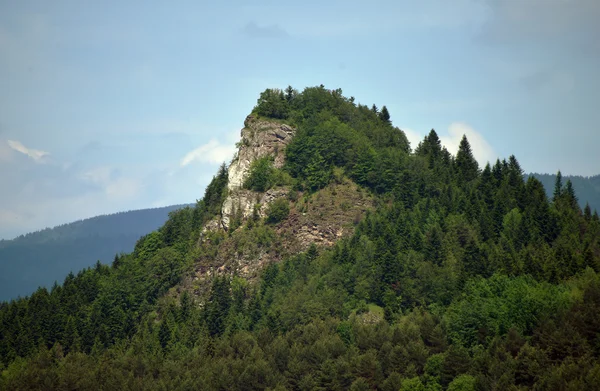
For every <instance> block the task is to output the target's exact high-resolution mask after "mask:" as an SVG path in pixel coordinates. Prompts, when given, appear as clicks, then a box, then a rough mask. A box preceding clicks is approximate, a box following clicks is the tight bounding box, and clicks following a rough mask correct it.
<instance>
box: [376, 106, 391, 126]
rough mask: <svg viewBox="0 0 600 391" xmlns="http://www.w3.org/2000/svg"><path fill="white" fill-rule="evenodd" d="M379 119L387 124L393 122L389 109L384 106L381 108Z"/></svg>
mask: <svg viewBox="0 0 600 391" xmlns="http://www.w3.org/2000/svg"><path fill="white" fill-rule="evenodd" d="M379 118H381V120H382V121H384V122H387V123H391V122H392V121H391V120H390V112H389V111H388V109H387V107H385V106H383V107H382V108H381V112H380V113H379Z"/></svg>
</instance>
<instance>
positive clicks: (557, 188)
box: [552, 170, 563, 202]
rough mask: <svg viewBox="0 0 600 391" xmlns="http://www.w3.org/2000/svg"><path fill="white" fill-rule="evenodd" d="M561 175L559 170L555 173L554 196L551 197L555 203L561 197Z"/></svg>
mask: <svg viewBox="0 0 600 391" xmlns="http://www.w3.org/2000/svg"><path fill="white" fill-rule="evenodd" d="M562 187H563V186H562V174H561V173H560V170H559V171H558V172H557V173H556V180H555V181H554V194H553V196H552V202H556V201H558V200H559V199H560V196H561V195H562V191H563V188H562Z"/></svg>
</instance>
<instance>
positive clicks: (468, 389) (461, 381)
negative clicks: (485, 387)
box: [447, 375, 477, 391]
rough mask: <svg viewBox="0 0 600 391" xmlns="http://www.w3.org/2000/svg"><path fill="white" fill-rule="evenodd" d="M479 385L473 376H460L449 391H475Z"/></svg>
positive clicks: (449, 387) (449, 386)
mask: <svg viewBox="0 0 600 391" xmlns="http://www.w3.org/2000/svg"><path fill="white" fill-rule="evenodd" d="M476 385H477V383H476V380H475V378H474V377H473V376H471V375H460V376H458V377H456V379H454V380H452V383H450V384H449V385H448V389H447V390H448V391H475V390H476V389H477V387H476Z"/></svg>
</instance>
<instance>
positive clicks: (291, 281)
mask: <svg viewBox="0 0 600 391" xmlns="http://www.w3.org/2000/svg"><path fill="white" fill-rule="evenodd" d="M269 94H271V95H269ZM263 98H264V101H262V102H259V106H261V105H263V106H264V107H262V108H261V109H260V110H263V109H264V110H265V112H268V113H270V114H269V115H271V116H273V115H279V114H273V113H274V112H279V111H277V110H278V109H277V110H275V109H273V108H269V107H271V106H273V105H272V103H273V102H275V103H277V104H280V103H281V102H285V103H283V105H284V106H286V107H287V108H288V109H287V110H288V111H287V114H286V115H287V117H286V121H290V122H293V123H294V124H295V125H297V127H298V130H297V135H296V137H295V138H294V141H293V142H292V143H291V144H290V145H289V147H288V148H287V150H286V156H287V162H286V166H285V171H286V172H287V173H288V174H289V175H290V176H292V177H293V178H294V181H297V182H296V183H295V186H296V187H297V190H298V191H301V190H309V192H304V196H303V199H309V198H311V197H314V198H315V199H316V198H317V197H318V196H319V194H320V193H317V195H314V196H313V195H310V194H308V193H310V191H318V189H321V188H323V187H326V186H328V184H329V183H330V181H331V180H335V181H336V182H344V181H348V180H354V181H355V182H357V183H359V184H360V185H361V186H362V187H363V188H364V189H367V190H363V191H370V192H371V193H372V194H373V196H372V199H374V202H375V208H374V209H373V210H372V211H370V212H369V213H368V214H367V215H366V217H365V218H364V219H362V220H360V221H358V220H357V221H356V225H355V226H354V231H353V232H352V233H351V234H350V235H349V236H348V237H345V238H344V239H342V240H340V241H338V242H337V243H336V244H334V245H333V246H332V247H331V248H327V247H317V246H316V245H314V244H313V245H312V246H310V247H309V248H308V249H307V250H306V251H305V252H302V253H298V254H294V255H293V256H291V257H283V258H284V259H281V260H280V261H279V257H280V254H281V253H280V252H279V250H280V249H281V248H282V247H283V246H284V245H290V244H293V242H283V240H284V238H281V237H278V236H277V235H276V233H275V232H276V231H275V229H274V227H273V226H272V225H269V224H263V223H262V222H261V221H260V220H259V219H255V220H254V219H253V220H252V223H251V224H250V223H249V224H248V225H246V226H244V227H243V228H240V229H238V230H237V231H236V233H235V235H231V234H230V233H225V232H222V231H217V232H208V233H204V234H203V236H202V241H201V245H198V244H197V243H198V237H199V235H200V230H201V229H202V225H203V223H204V222H206V221H208V219H211V218H213V217H214V216H215V215H216V214H217V213H219V210H220V207H221V204H222V200H223V197H224V196H225V195H226V188H227V186H226V185H227V175H226V170H225V168H224V166H223V167H222V168H221V169H220V171H219V173H218V175H217V176H216V177H215V178H214V179H213V181H212V182H211V185H209V188H207V192H206V194H205V197H204V199H202V200H200V201H199V202H198V203H197V205H196V208H194V209H193V210H192V209H188V210H183V211H181V212H178V213H174V214H173V215H172V216H171V217H170V219H169V222H168V223H167V224H165V226H164V227H163V228H162V229H161V230H159V231H158V232H156V233H153V234H151V235H147V236H146V237H144V238H142V239H141V240H140V241H139V242H138V244H137V245H136V249H135V250H134V252H133V254H130V255H122V256H119V257H118V262H116V263H117V264H118V267H108V266H103V265H101V264H100V263H98V264H97V265H96V266H95V267H93V268H90V269H87V270H86V271H84V272H81V273H79V274H77V275H76V276H75V275H70V276H68V277H67V278H66V279H65V281H64V283H63V285H62V286H59V285H58V284H57V285H56V286H54V287H53V288H52V289H51V290H47V289H40V290H38V291H37V292H36V293H35V294H33V295H32V296H31V297H29V298H27V299H21V300H17V301H13V302H11V303H6V304H3V305H1V306H0V327H1V328H2V329H1V331H2V338H1V339H0V359H1V361H2V367H3V368H4V370H3V371H2V375H1V376H0V389H19V388H25V389H27V388H29V389H36V388H43V387H46V388H48V389H77V388H102V389H131V388H138V389H228V390H229V389H231V390H242V389H356V390H363V389H364V390H366V389H382V390H399V389H402V390H404V389H417V390H418V389H421V390H442V389H449V390H472V389H475V388H477V389H501V390H504V389H594V387H597V384H598V381H599V380H600V375H599V374H600V364H599V358H600V349H599V346H600V344H599V343H598V330H600V317H598V314H599V313H600V276H599V274H598V271H599V270H600V219H599V218H598V217H597V214H593V213H592V212H591V210H590V211H585V210H584V212H583V213H581V211H578V210H577V208H575V207H574V204H573V203H572V201H573V200H575V199H576V196H575V194H574V191H573V190H572V188H573V187H571V189H569V187H565V188H564V189H563V187H562V185H561V186H560V189H561V190H560V194H559V195H558V198H557V199H556V200H555V201H553V202H552V203H550V202H549V201H548V197H547V196H546V195H545V194H544V189H543V187H542V186H541V184H540V182H539V181H537V180H534V179H528V180H527V182H526V183H525V181H524V179H523V175H522V170H521V168H520V165H519V163H518V161H517V160H516V158H514V156H511V157H510V158H509V159H508V161H507V160H502V161H500V160H498V161H497V162H496V163H495V164H494V165H493V166H490V165H487V166H486V167H485V168H484V169H483V170H482V171H481V172H480V171H479V167H478V166H477V163H476V161H475V160H474V159H473V156H472V151H470V146H469V145H468V141H467V140H466V138H463V141H462V142H461V148H460V150H459V153H458V154H457V156H456V158H454V157H452V156H451V155H450V154H449V153H448V151H446V150H445V149H444V148H442V147H441V144H440V142H439V138H438V137H437V134H436V133H435V131H433V130H432V131H431V132H430V133H429V134H428V136H427V137H426V138H425V139H424V140H423V142H421V143H420V144H419V145H418V146H417V148H416V149H415V153H414V154H411V153H410V152H409V151H410V149H409V148H408V143H407V142H406V140H405V137H404V135H403V133H402V132H401V131H399V130H398V129H395V128H393V127H392V126H391V125H390V124H389V122H388V121H385V120H383V119H384V118H381V116H382V115H383V114H382V113H383V111H384V110H383V107H382V109H381V110H378V109H377V107H376V106H374V107H373V109H370V108H368V107H366V106H363V105H355V103H354V99H353V98H350V99H347V98H344V97H343V96H342V93H341V90H334V91H330V90H326V89H325V88H324V87H323V86H320V87H315V88H308V89H305V90H304V91H303V92H302V93H297V92H296V91H294V90H293V89H291V88H290V89H288V90H286V92H285V93H283V92H277V93H273V92H272V91H271V92H269V93H268V94H265V96H264V97H263ZM267 98H268V99H267ZM267 109H268V110H267ZM269 110H270V111H269ZM265 112H264V113H265ZM264 113H263V115H265V114H264ZM258 165H259V163H257V166H258ZM261 170H262V173H263V174H264V173H265V172H266V173H267V175H264V177H266V178H271V177H272V175H273V173H274V172H275V173H277V172H279V171H277V170H274V171H270V170H271V168H269V165H268V164H265V165H264V166H263V167H262V168H261V169H260V170H257V169H256V167H255V168H253V171H257V172H259V171H261ZM258 177H260V176H259V175H255V177H254V178H253V181H254V180H255V179H256V178H258ZM332 178H333V179H332ZM258 182H260V181H258ZM276 182H277V181H275V182H269V181H266V183H267V185H268V183H276ZM253 183H254V182H253ZM263 183H265V182H263ZM571 193H572V194H571ZM299 203H300V202H299ZM315 207H316V206H315ZM288 214H289V200H288V199H286V198H280V199H278V200H276V201H275V202H273V203H272V204H271V207H270V210H269V214H268V218H267V220H268V221H269V222H270V223H276V222H278V221H281V220H282V219H284V218H286V216H288ZM292 223H293V221H291V222H290V225H289V226H288V225H287V224H286V225H285V226H284V227H282V228H284V229H287V228H292V229H294V226H293V224H292ZM219 246H233V250H234V252H235V253H236V254H237V255H240V254H245V255H248V256H249V257H250V259H252V260H253V261H254V260H256V264H259V263H260V262H263V263H264V259H265V258H263V256H264V255H265V254H266V253H269V255H270V256H272V257H270V258H271V259H278V262H268V263H265V264H264V266H263V268H262V270H260V272H259V273H260V274H259V275H251V279H249V280H248V281H246V280H243V279H241V278H240V277H239V276H238V275H237V273H240V272H245V271H244V270H243V269H242V268H240V269H237V270H236V269H235V268H233V270H231V269H228V268H229V267H230V266H231V265H232V264H234V263H231V264H227V265H223V266H225V267H219V266H221V265H215V264H211V262H212V261H213V260H214V259H216V255H217V254H218V253H219V251H220V250H221V248H220V247H219ZM239 259H240V260H244V258H241V257H240V258H239ZM192 266H193V267H192ZM209 271H210V273H209ZM253 272H254V271H250V273H249V274H252V273H253ZM196 276H198V277H201V278H199V279H197V281H195V278H196ZM202 280H204V281H205V282H204V283H202V282H201V281H202Z"/></svg>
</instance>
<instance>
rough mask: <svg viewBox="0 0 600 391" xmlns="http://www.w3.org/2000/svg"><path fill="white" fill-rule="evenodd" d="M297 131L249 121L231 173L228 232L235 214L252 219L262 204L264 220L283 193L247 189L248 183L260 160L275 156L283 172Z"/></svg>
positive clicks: (224, 213)
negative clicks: (285, 153)
mask: <svg viewBox="0 0 600 391" xmlns="http://www.w3.org/2000/svg"><path fill="white" fill-rule="evenodd" d="M294 134H295V129H293V128H292V127H290V126H288V125H285V124H280V123H277V122H272V121H265V120H259V119H257V118H255V117H253V116H252V115H249V116H248V117H246V120H245V121H244V128H243V129H242V131H241V140H240V142H239V145H240V146H239V149H238V152H237V155H236V157H235V158H234V160H233V161H232V162H231V165H230V166H229V169H228V184H227V188H228V196H227V198H226V199H225V202H224V203H223V207H222V210H221V226H222V227H223V229H225V230H227V229H229V226H230V221H231V217H232V216H233V214H234V213H240V214H241V217H242V218H243V219H247V218H248V217H250V216H251V215H252V213H253V211H254V205H255V204H260V205H261V207H260V211H259V213H260V214H261V217H263V216H264V213H265V210H266V205H267V204H268V203H270V202H271V201H273V200H274V199H275V198H278V197H279V196H282V195H285V194H282V192H281V191H267V192H266V193H265V194H260V193H256V192H253V191H250V190H246V189H243V188H242V187H243V185H244V181H245V180H246V178H247V177H248V174H249V172H250V165H251V164H252V162H253V161H255V160H256V159H259V158H262V157H264V156H273V157H274V159H275V161H274V165H275V167H277V168H281V167H282V166H283V162H284V158H285V155H284V149H285V147H286V145H288V144H289V143H290V141H291V140H292V138H293V137H294Z"/></svg>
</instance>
